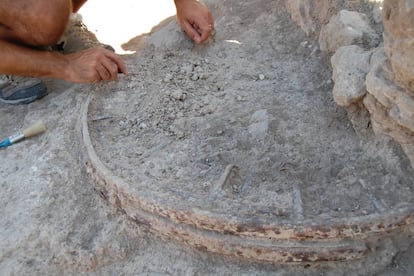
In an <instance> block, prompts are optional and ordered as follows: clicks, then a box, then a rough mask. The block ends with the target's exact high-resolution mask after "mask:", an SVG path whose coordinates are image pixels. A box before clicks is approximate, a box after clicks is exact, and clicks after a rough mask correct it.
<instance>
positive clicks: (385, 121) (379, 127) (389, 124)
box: [363, 94, 414, 167]
mask: <svg viewBox="0 0 414 276" xmlns="http://www.w3.org/2000/svg"><path fill="white" fill-rule="evenodd" d="M363 103H364V106H365V107H366V108H367V110H368V111H369V113H370V114H371V123H372V128H373V130H374V132H375V133H376V134H386V135H388V136H390V137H392V138H393V139H394V140H396V141H397V142H398V143H399V144H400V145H401V147H402V149H403V150H404V152H405V154H406V155H407V157H408V158H409V159H410V162H411V166H412V167H414V133H413V132H411V131H409V130H408V129H406V128H403V127H401V126H399V125H397V124H395V122H394V120H392V119H391V118H390V117H389V116H388V114H387V111H386V109H385V107H384V106H382V105H381V104H380V103H379V102H378V101H377V100H376V99H375V98H374V97H373V96H372V95H370V94H367V95H366V97H365V98H364V100H363Z"/></svg>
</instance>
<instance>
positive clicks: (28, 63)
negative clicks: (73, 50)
mask: <svg viewBox="0 0 414 276" xmlns="http://www.w3.org/2000/svg"><path fill="white" fill-rule="evenodd" d="M0 60H1V62H0V74H10V75H19V76H28V77H52V78H59V79H65V78H66V77H67V76H66V73H65V68H66V65H67V60H66V58H65V56H64V55H62V54H60V53H56V52H49V51H40V50H36V49H30V48H26V47H22V46H18V45H15V44H11V43H8V42H5V41H0Z"/></svg>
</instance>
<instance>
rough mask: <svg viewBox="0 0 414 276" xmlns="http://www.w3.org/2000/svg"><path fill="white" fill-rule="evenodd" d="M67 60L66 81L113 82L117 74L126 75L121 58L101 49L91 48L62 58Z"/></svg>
mask: <svg viewBox="0 0 414 276" xmlns="http://www.w3.org/2000/svg"><path fill="white" fill-rule="evenodd" d="M64 57H65V59H66V60H67V66H66V70H65V71H66V74H65V76H64V78H65V79H66V80H67V81H70V82H75V83H93V82H99V81H109V80H115V79H116V78H117V76H118V73H124V74H127V70H126V67H125V64H124V62H123V61H122V59H121V57H120V56H119V55H117V54H115V53H113V52H111V51H108V50H106V49H103V48H91V49H87V50H84V51H81V52H77V53H73V54H68V55H65V56H64Z"/></svg>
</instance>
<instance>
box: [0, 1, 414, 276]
mask: <svg viewBox="0 0 414 276" xmlns="http://www.w3.org/2000/svg"><path fill="white" fill-rule="evenodd" d="M210 2H212V1H210ZM213 4H214V5H213ZM211 7H212V9H213V12H214V13H215V17H216V19H217V21H216V34H215V36H214V37H212V38H211V39H210V41H209V43H208V44H206V45H202V46H195V45H193V44H192V42H191V41H189V40H188V39H187V38H186V37H185V35H184V34H183V33H182V31H181V30H180V29H179V27H178V26H177V24H176V23H175V22H172V21H167V22H166V23H164V25H163V26H162V27H160V28H159V30H157V31H156V32H155V33H153V34H151V35H148V36H145V37H144V38H140V39H138V42H139V43H137V45H139V46H140V47H139V48H138V49H137V53H136V54H134V55H131V56H128V57H125V60H126V62H127V64H128V67H129V68H130V74H129V75H127V76H120V79H119V81H117V82H112V83H103V84H98V85H93V86H71V85H69V84H65V83H64V84H61V85H57V86H56V85H55V86H52V85H53V82H51V83H50V87H52V88H55V89H56V90H57V91H64V92H59V93H54V94H52V95H49V96H48V97H46V98H45V99H43V100H41V101H39V102H37V103H34V104H33V105H31V106H30V107H18V108H14V107H8V106H4V105H1V106H0V112H1V114H2V117H3V118H8V120H2V123H1V126H2V132H3V131H5V132H7V133H13V132H15V131H16V129H17V128H16V122H17V124H19V125H21V126H23V125H27V124H28V123H30V122H32V121H35V120H37V119H42V118H43V120H44V121H46V123H47V125H48V127H49V130H48V133H46V134H45V135H44V136H42V137H38V138H35V139H34V140H32V141H26V142H25V143H26V144H19V145H16V146H14V147H13V148H10V149H7V151H2V153H1V154H2V155H4V158H5V160H6V159H7V160H8V162H7V164H6V163H2V164H0V166H1V167H0V169H1V170H0V172H1V175H2V178H1V180H0V182H1V191H2V196H1V202H2V205H3V207H4V208H3V211H2V213H0V214H2V217H3V219H2V223H1V228H0V229H1V232H2V233H3V234H2V236H3V237H6V238H5V239H4V240H3V241H2V242H1V243H0V244H1V248H3V250H2V251H3V253H2V254H1V255H0V271H3V272H4V273H5V274H6V275H8V274H10V275H11V274H27V273H29V272H33V271H34V272H35V273H36V274H39V275H40V274H43V275H44V274H49V275H52V274H60V273H64V272H66V273H69V274H77V273H79V272H81V273H88V274H96V275H118V274H120V275H131V274H138V275H184V274H187V275H195V274H202V275H207V274H212V275H213V274H214V275H217V274H221V275H231V274H234V273H237V274H248V275H274V274H275V273H277V274H280V275H292V274H301V275H320V274H330V275H346V274H347V273H354V274H360V275H367V274H371V273H378V272H379V271H381V270H383V269H384V268H385V266H386V265H389V267H388V270H386V271H384V272H383V275H392V274H395V273H402V274H401V275H409V273H410V271H412V268H411V267H410V261H409V259H410V258H409V257H407V256H408V255H410V253H407V254H408V255H397V253H398V252H399V251H400V250H405V249H406V248H407V247H408V246H409V244H410V243H411V241H412V240H411V238H408V237H407V238H405V237H406V233H405V232H404V231H405V230H404V231H403V230H402V232H404V233H400V232H398V226H399V224H398V223H400V225H401V226H405V225H406V224H409V223H410V222H411V215H410V214H411V213H412V212H411V210H412V206H413V202H414V197H413V187H412V183H413V171H412V168H411V167H410V165H409V161H408V160H407V158H406V157H405V155H404V154H403V152H402V150H401V149H400V147H399V146H398V145H397V144H396V143H394V142H393V141H392V140H390V139H389V138H387V137H375V136H374V134H373V133H372V132H371V129H370V125H369V124H368V123H367V125H366V126H364V127H363V129H364V130H363V131H358V132H356V131H355V130H354V129H353V127H352V124H351V123H350V122H349V120H348V118H347V116H346V112H345V111H344V110H342V109H341V108H339V107H338V106H336V105H335V103H334V102H333V99H332V92H331V91H332V86H333V83H332V81H331V74H332V73H331V69H330V68H329V65H327V64H328V63H327V60H326V57H325V56H324V55H323V54H322V53H321V52H320V51H319V50H318V46H317V43H316V42H315V41H313V40H311V39H309V38H307V37H305V35H304V34H303V33H302V32H301V31H300V30H299V29H298V28H297V27H296V26H295V24H294V23H293V22H292V21H291V20H290V18H289V17H288V15H287V14H286V13H285V11H284V10H283V9H281V8H280V7H281V3H280V1H262V0H249V1H242V2H240V1H223V3H220V4H215V3H212V4H211ZM132 44H133V43H132ZM131 47H132V46H131ZM88 94H89V95H90V97H91V98H90V102H89V100H87V95H88ZM82 110H84V111H85V110H86V112H85V114H86V116H85V117H84V119H86V123H87V130H88V132H89V133H88V134H89V135H90V139H91V142H92V144H91V145H92V146H93V151H94V152H95V153H96V155H97V156H98V157H99V159H100V161H102V164H103V165H104V166H105V168H106V169H107V170H108V171H110V172H111V177H113V179H120V180H121V182H122V183H123V184H126V185H124V186H123V187H122V188H123V190H122V192H123V193H124V194H126V195H130V196H131V198H135V197H138V198H140V199H143V200H147V201H148V202H151V204H153V205H157V206H162V208H164V209H165V210H177V211H178V212H182V213H186V214H189V217H191V216H192V215H197V214H203V215H204V216H203V217H202V218H198V219H199V220H197V219H196V220H185V219H184V220H183V221H182V222H183V223H184V224H186V225H190V226H191V225H192V224H191V222H194V221H196V222H203V220H206V221H213V222H215V221H219V222H223V221H224V222H226V221H227V222H230V223H231V224H232V225H248V226H249V225H254V226H255V227H256V229H260V228H261V227H269V226H272V227H273V226H281V225H282V226H284V227H287V226H290V227H299V228H300V227H301V226H306V225H317V226H322V225H331V226H333V227H334V228H335V227H336V226H338V225H340V224H341V225H343V224H346V222H347V221H354V222H357V223H361V224H364V222H367V221H368V222H367V223H365V225H368V226H369V225H370V222H372V225H374V224H376V225H377V224H378V223H380V222H381V221H386V222H389V221H392V223H394V224H392V225H391V224H390V225H389V228H388V229H387V226H385V228H386V230H389V231H387V233H385V232H382V231H381V230H378V229H376V230H377V231H376V232H378V233H379V234H380V235H379V236H378V235H376V236H375V238H376V239H377V242H376V243H375V242H374V244H377V246H371V245H372V240H371V241H370V242H371V244H370V246H369V247H368V248H367V249H366V250H367V252H368V253H372V254H367V256H366V257H364V258H362V259H361V258H359V259H358V260H357V261H354V262H343V263H338V262H336V263H328V264H323V265H322V264H316V265H315V264H312V265H310V264H303V265H301V266H298V267H290V266H279V265H268V264H263V263H260V262H259V263H255V262H251V261H243V260H239V259H233V258H222V257H221V256H220V255H214V254H213V255H211V254H209V253H204V252H202V251H198V250H194V249H192V248H188V247H182V246H181V245H180V244H176V243H173V242H171V241H170V240H168V241H163V240H162V237H158V236H157V234H152V233H149V232H147V230H148V229H151V227H147V226H148V225H145V223H144V222H143V221H135V222H138V225H136V224H135V223H134V222H132V223H131V220H130V219H131V217H130V216H129V210H128V208H126V207H125V206H124V205H121V206H119V205H116V204H115V205H116V207H118V208H120V209H121V211H126V216H125V215H123V214H121V213H119V211H117V210H116V209H114V208H112V206H111V205H107V204H106V201H105V200H99V195H101V196H103V197H104V198H105V196H106V195H105V194H102V193H101V192H102V191H103V190H101V189H100V188H102V187H100V186H99V184H98V185H97V186H95V188H96V190H97V191H98V192H97V193H96V192H95V191H94V190H93V189H92V187H93V185H92V183H91V180H90V178H89V176H87V175H86V169H85V166H84V163H85V162H87V159H88V156H87V155H88V154H87V151H86V150H85V148H84V146H83V145H82V144H81V143H82V142H85V141H84V140H82V137H80V135H79V134H78V133H80V128H81V127H80V120H81V117H80V116H79V114H82ZM13 114H15V116H12V115H13ZM12 121H14V122H15V123H12ZM84 130H85V129H84ZM36 143H38V144H36ZM24 156H26V158H24ZM113 179H112V180H113ZM95 185H96V183H95ZM29 210H30V211H29ZM153 215H160V214H157V213H156V212H154V213H153ZM166 217H167V218H168V215H166ZM394 217H396V218H397V219H396V220H392V218H394ZM133 219H134V218H133ZM174 222H175V223H176V222H177V221H174ZM197 228H199V229H204V230H215V229H214V226H211V225H210V226H208V225H207V226H206V225H202V224H200V225H197ZM212 228H213V229H212ZM359 230H360V229H355V231H359ZM395 231H397V232H395ZM388 232H390V233H388ZM161 234H162V233H161ZM245 234H246V235H247V236H254V235H255V232H254V231H252V232H249V231H246V232H245ZM354 234H355V233H354V232H353V233H351V236H352V235H354ZM382 234H383V235H382ZM399 234H401V235H399ZM242 237H243V235H242ZM348 238H349V237H348ZM398 239H401V240H398ZM397 240H398V241H397ZM410 250H411V251H409V252H412V248H411V249H410ZM394 256H398V258H396V259H395V260H393V257H394ZM404 273H407V274H404Z"/></svg>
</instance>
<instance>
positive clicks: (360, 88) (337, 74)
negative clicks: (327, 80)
mask: <svg viewBox="0 0 414 276" xmlns="http://www.w3.org/2000/svg"><path fill="white" fill-rule="evenodd" d="M371 55H372V51H366V50H364V49H362V48H361V47H359V46H356V45H351V46H344V47H341V48H339V49H338V51H336V53H335V54H334V55H333V56H332V58H331V63H332V68H333V75H332V79H333V80H334V82H335V85H334V88H333V95H334V99H335V102H336V103H337V104H339V105H340V106H344V107H347V106H349V105H350V104H352V103H355V102H358V101H360V100H361V99H362V97H363V96H365V94H366V89H365V76H366V74H367V73H368V71H369V69H370V68H369V67H370V62H369V60H370V58H371Z"/></svg>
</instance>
